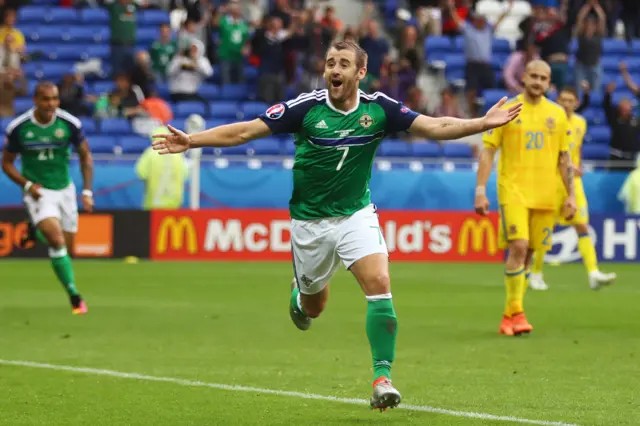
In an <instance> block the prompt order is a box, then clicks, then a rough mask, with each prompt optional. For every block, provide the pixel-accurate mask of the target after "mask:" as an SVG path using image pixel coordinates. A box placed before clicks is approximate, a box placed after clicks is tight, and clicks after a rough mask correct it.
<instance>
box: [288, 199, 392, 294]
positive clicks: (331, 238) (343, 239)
mask: <svg viewBox="0 0 640 426" xmlns="http://www.w3.org/2000/svg"><path fill="white" fill-rule="evenodd" d="M291 252H292V256H293V269H294V274H295V278H296V281H297V282H298V286H299V287H300V292H301V293H303V294H309V295H311V294H316V293H319V292H321V291H322V289H324V288H325V287H326V286H327V284H329V281H330V280H331V277H332V276H333V274H334V273H335V272H336V271H337V270H338V267H339V266H340V261H342V263H343V264H344V266H345V267H346V268H347V269H348V268H350V267H351V265H353V264H354V263H355V262H357V261H358V260H360V259H362V258H363V257H366V256H369V255H371V254H377V253H382V254H386V255H388V254H389V253H388V251H387V244H386V243H385V241H384V238H383V236H382V230H381V229H380V222H379V221H378V214H377V213H376V208H375V206H374V205H373V204H370V205H368V206H366V207H364V208H363V209H361V210H359V211H357V212H355V213H354V214H352V215H351V216H341V217H332V218H326V219H317V220H296V219H292V220H291Z"/></svg>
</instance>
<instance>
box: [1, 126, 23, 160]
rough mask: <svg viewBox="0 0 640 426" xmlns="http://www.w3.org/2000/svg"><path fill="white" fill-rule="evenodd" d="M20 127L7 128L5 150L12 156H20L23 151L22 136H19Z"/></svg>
mask: <svg viewBox="0 0 640 426" xmlns="http://www.w3.org/2000/svg"><path fill="white" fill-rule="evenodd" d="M18 127H19V126H15V127H12V126H9V127H8V128H7V134H6V138H5V139H6V144H5V148H6V149H7V151H9V152H10V153H12V154H19V153H20V151H21V150H22V145H21V144H20V136H19V134H18Z"/></svg>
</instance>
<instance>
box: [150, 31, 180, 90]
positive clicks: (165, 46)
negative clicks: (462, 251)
mask: <svg viewBox="0 0 640 426" xmlns="http://www.w3.org/2000/svg"><path fill="white" fill-rule="evenodd" d="M176 51H177V44H176V42H175V40H172V39H171V27H170V26H169V24H162V25H160V39H159V40H156V41H154V42H153V44H152V45H151V50H150V54H151V67H152V69H153V72H154V74H155V78H156V80H157V81H164V80H165V79H166V78H167V68H168V67H169V63H170V62H171V59H173V57H174V56H175V54H176Z"/></svg>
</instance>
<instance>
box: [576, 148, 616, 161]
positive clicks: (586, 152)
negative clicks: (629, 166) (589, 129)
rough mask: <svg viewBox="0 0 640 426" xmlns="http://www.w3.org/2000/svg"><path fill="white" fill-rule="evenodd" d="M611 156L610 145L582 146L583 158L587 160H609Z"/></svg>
mask: <svg viewBox="0 0 640 426" xmlns="http://www.w3.org/2000/svg"><path fill="white" fill-rule="evenodd" d="M609 156H610V149H609V146H608V145H585V146H583V147H582V158H583V159H585V160H608V159H609Z"/></svg>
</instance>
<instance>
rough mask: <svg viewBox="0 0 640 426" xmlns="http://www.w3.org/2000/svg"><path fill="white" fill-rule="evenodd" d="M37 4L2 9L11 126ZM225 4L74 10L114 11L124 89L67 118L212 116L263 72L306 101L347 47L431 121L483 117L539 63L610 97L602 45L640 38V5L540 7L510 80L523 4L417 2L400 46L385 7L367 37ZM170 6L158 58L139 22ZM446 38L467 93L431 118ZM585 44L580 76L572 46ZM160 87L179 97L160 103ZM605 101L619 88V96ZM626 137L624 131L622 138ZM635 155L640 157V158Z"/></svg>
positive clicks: (91, 1) (626, 110) (0, 78)
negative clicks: (458, 44) (197, 104)
mask: <svg viewBox="0 0 640 426" xmlns="http://www.w3.org/2000/svg"><path fill="white" fill-rule="evenodd" d="M24 3H25V2H21V1H13V0H0V14H1V16H2V23H3V25H2V26H0V87H1V88H2V91H3V96H2V97H1V99H0V117H9V116H12V115H13V114H14V113H15V111H14V109H13V99H14V98H15V97H19V96H24V95H26V94H27V91H28V87H27V85H26V80H25V77H24V73H23V72H22V71H21V64H23V63H24V62H25V61H28V60H29V59H30V55H29V54H28V53H27V52H28V49H27V48H26V41H25V36H24V34H22V33H21V31H20V30H19V29H18V28H16V12H15V8H16V7H18V6H21V5H24ZM222 3H223V4H221V5H214V2H212V1H208V0H171V1H170V2H168V4H164V2H162V1H160V0H155V1H154V0H81V1H77V0H76V1H71V0H62V1H60V3H59V5H60V6H67V7H105V8H107V10H108V11H109V13H110V25H111V38H110V52H111V53H110V54H111V60H110V62H111V64H110V65H111V70H112V75H113V80H114V81H115V83H116V88H115V90H113V91H112V92H111V93H92V94H87V93H85V86H84V84H83V83H84V81H83V76H82V74H69V75H66V76H64V77H63V78H62V80H61V81H60V82H59V83H60V92H61V98H62V107H63V108H65V109H68V110H69V111H70V112H72V113H74V114H77V115H83V116H85V115H94V116H96V117H100V118H104V117H117V116H120V117H126V118H134V117H138V116H141V115H142V116H144V115H149V114H150V115H152V116H158V117H162V118H165V119H166V118H167V117H170V116H171V112H170V104H169V103H168V102H166V101H170V102H178V101H184V100H195V101H201V102H203V103H204V104H205V105H207V108H208V105H209V103H208V102H209V99H207V98H206V94H204V93H202V92H201V91H200V88H201V85H202V84H203V83H205V82H207V81H208V80H210V79H211V78H212V75H213V74H214V68H215V69H216V70H218V71H217V72H218V73H219V76H217V77H218V78H219V81H220V83H221V85H223V86H224V85H228V84H232V83H243V82H245V81H247V80H248V78H249V77H251V76H248V75H246V73H247V72H248V71H247V70H250V69H251V67H247V66H246V65H251V66H253V69H254V70H257V74H258V75H257V84H256V86H255V90H254V91H255V97H256V99H257V100H261V101H264V102H265V103H267V104H271V103H274V102H277V101H279V100H282V99H285V98H286V97H288V96H292V95H295V94H297V93H300V92H305V91H310V90H314V89H321V88H324V87H325V82H324V79H323V76H322V72H323V58H324V55H325V53H326V50H327V48H328V46H329V45H330V42H331V41H332V40H334V39H336V38H343V39H353V40H357V41H359V43H360V45H361V46H362V47H363V48H364V49H365V50H366V51H367V53H368V55H369V63H368V76H367V78H366V80H365V81H363V82H362V85H361V86H362V89H363V90H365V91H374V90H380V91H382V92H384V93H386V94H387V95H389V96H391V97H394V98H397V99H399V100H401V101H403V102H405V103H406V104H407V105H408V106H409V107H411V108H412V109H415V110H416V111H419V112H423V113H428V114H430V115H435V116H441V115H450V116H455V117H465V116H475V115H477V114H478V113H479V112H480V111H479V105H478V103H477V99H478V98H479V95H481V94H482V92H483V91H485V90H487V89H491V88H506V89H508V90H509V91H510V92H512V93H517V92H519V91H520V90H521V83H520V77H521V76H522V73H523V72H524V67H525V66H526V64H527V63H528V62H529V61H531V60H532V59H535V58H542V59H544V60H546V61H547V62H549V64H550V65H551V68H552V83H553V88H554V90H559V89H561V88H562V87H564V86H565V85H567V84H569V82H573V83H574V84H575V83H578V84H579V85H580V86H581V87H583V88H587V87H589V88H591V90H593V91H600V90H602V88H603V85H602V67H601V64H600V58H601V55H602V41H603V39H604V38H605V37H609V36H613V35H614V33H615V31H616V23H617V22H618V21H622V22H623V23H624V28H625V37H626V38H627V40H629V42H631V40H632V39H633V38H636V37H640V1H637V0H531V3H532V13H531V15H530V16H528V17H526V18H525V19H523V21H522V22H521V23H520V29H521V31H522V37H521V38H520V39H519V40H518V41H517V43H516V45H515V49H514V50H513V52H512V54H511V56H510V57H509V58H508V59H507V61H506V63H505V64H504V69H503V73H502V78H501V79H498V78H496V75H495V73H494V71H493V69H492V65H491V64H492V57H493V52H492V41H493V39H494V31H495V30H496V28H498V27H499V26H500V24H501V21H502V18H504V17H506V16H508V15H509V13H510V6H511V5H512V4H513V0H506V1H505V2H504V4H505V9H504V10H505V12H504V14H503V15H502V16H501V17H500V18H499V19H498V20H497V21H496V22H493V23H489V22H488V20H487V19H486V17H485V16H483V15H481V14H479V13H478V12H477V11H476V9H475V6H476V4H475V3H476V2H475V1H472V0H410V1H409V2H408V4H409V6H410V7H409V10H410V11H411V13H410V15H412V16H409V17H407V16H402V14H400V13H399V14H398V20H397V22H395V24H394V28H393V29H392V31H390V33H391V34H392V35H393V37H392V39H391V40H389V39H388V38H387V37H385V36H384V35H383V32H382V31H381V29H380V28H379V24H378V20H376V19H374V17H375V15H376V13H377V7H376V5H375V4H374V3H373V2H369V3H366V4H365V7H364V13H363V16H362V19H361V22H360V23H359V25H358V26H355V27H350V26H346V25H345V24H344V23H343V22H342V21H341V20H340V19H339V18H338V17H336V13H335V10H334V9H333V8H332V7H331V6H325V5H322V2H321V1H304V0H247V1H242V2H240V1H238V0H229V1H226V2H222ZM160 7H168V10H169V12H170V17H171V23H170V24H162V25H161V28H160V37H159V39H158V40H156V41H155V42H154V43H153V44H152V45H151V46H150V48H149V49H148V50H139V49H138V48H137V46H139V43H137V37H136V29H137V28H136V27H137V24H136V14H137V13H139V11H140V10H141V9H148V8H160ZM434 35H447V36H451V37H456V36H462V37H463V38H464V52H465V56H466V75H465V81H466V84H465V92H466V93H465V94H466V96H464V97H459V96H458V93H457V89H456V88H455V87H453V86H452V87H445V88H444V89H443V90H442V91H441V93H440V99H439V101H438V102H437V103H436V104H437V105H438V106H437V107H436V108H431V109H429V108H427V105H428V104H433V102H431V103H427V100H426V99H425V94H424V92H423V91H422V89H421V88H420V87H419V86H418V85H417V81H418V79H417V78H418V76H419V75H421V73H424V72H428V71H430V69H429V67H428V64H427V63H426V61H425V50H424V45H425V39H427V38H429V37H432V36H434ZM574 39H575V40H577V43H578V48H577V52H576V54H575V57H576V61H575V67H573V68H571V67H570V66H569V63H570V45H571V43H572V40H574ZM621 72H622V75H623V76H624V78H625V82H626V85H627V86H628V87H629V88H630V89H631V90H633V91H634V93H640V91H639V90H638V88H637V86H636V83H635V82H634V81H633V78H632V76H631V75H630V74H629V73H628V72H626V68H625V65H624V63H622V64H621ZM159 84H165V85H167V86H168V96H166V97H165V99H160V97H159V96H158V91H157V90H156V89H157V87H158V85H159ZM605 89H606V90H605V94H606V93H611V92H612V91H613V90H614V89H615V87H613V86H612V85H607V86H606V87H605ZM607 117H608V118H610V119H611V120H613V121H610V124H611V126H612V128H615V127H616V126H618V127H619V122H620V121H621V120H622V121H625V122H627V123H628V124H629V126H630V127H633V131H636V130H638V129H637V126H638V125H637V120H636V119H635V113H634V111H633V108H632V107H631V104H630V102H628V101H625V102H621V103H620V105H619V106H618V109H617V110H616V111H615V114H609V113H608V114H607ZM614 133H615V132H614ZM634 149H635V148H634Z"/></svg>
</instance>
